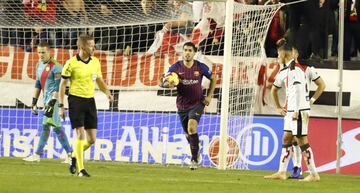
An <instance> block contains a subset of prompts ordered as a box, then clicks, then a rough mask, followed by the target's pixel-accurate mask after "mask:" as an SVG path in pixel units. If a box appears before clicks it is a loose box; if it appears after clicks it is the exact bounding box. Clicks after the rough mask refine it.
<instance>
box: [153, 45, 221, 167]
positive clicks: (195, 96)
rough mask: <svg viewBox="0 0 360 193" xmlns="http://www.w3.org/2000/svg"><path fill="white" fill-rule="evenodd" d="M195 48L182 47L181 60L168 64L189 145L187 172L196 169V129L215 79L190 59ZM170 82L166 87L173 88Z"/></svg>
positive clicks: (205, 69)
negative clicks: (205, 90)
mask: <svg viewBox="0 0 360 193" xmlns="http://www.w3.org/2000/svg"><path fill="white" fill-rule="evenodd" d="M195 52H196V47H195V45H194V44H193V43H192V42H187V43H185V44H184V46H183V53H182V58H183V60H179V61H177V62H176V63H175V64H173V65H171V67H170V68H169V70H168V72H169V73H170V72H175V73H176V74H177V75H178V76H179V79H180V83H179V84H178V85H177V98H176V106H177V108H178V114H179V116H180V121H181V124H182V127H183V129H184V131H185V135H186V139H187V140H188V142H189V143H190V150H191V155H192V158H191V165H190V169H191V170H195V169H197V165H198V161H199V160H198V155H199V135H198V134H197V126H198V123H199V121H200V117H201V115H202V114H203V113H204V108H205V105H209V104H210V101H211V97H212V95H213V93H214V89H215V83H216V77H215V75H213V74H212V72H211V71H210V70H209V68H208V67H207V66H206V64H204V63H201V62H200V61H197V60H194V56H195ZM203 76H205V77H206V78H208V79H209V80H210V86H209V91H208V93H207V96H204V95H203V90H202V86H201V82H202V78H203ZM162 82H163V81H162V77H160V79H159V86H163V84H162ZM174 86H175V85H174V83H171V82H170V85H169V87H174Z"/></svg>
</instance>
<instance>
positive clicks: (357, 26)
mask: <svg viewBox="0 0 360 193" xmlns="http://www.w3.org/2000/svg"><path fill="white" fill-rule="evenodd" d="M236 1H237V2H240V3H245V4H259V5H264V4H277V3H279V0H268V1H266V0H236ZM280 1H281V3H289V2H294V1H295V0H280ZM359 1H360V0H346V1H345V22H344V23H345V28H344V60H345V61H349V60H360V57H358V56H359V55H360V54H359V50H360V16H359V15H358V10H360V2H359ZM338 3H339V1H338V0H308V1H305V2H301V3H296V4H291V5H286V6H283V7H282V8H281V9H280V10H279V11H278V12H277V13H276V14H275V17H274V18H273V21H272V23H271V25H270V28H269V31H268V36H267V39H266V42H265V48H266V53H267V56H268V57H277V52H276V50H277V47H278V45H279V44H281V42H283V41H289V42H292V43H294V44H296V45H297V47H298V48H299V54H300V58H302V59H313V60H321V59H334V57H335V56H337V54H338V50H337V49H338V45H337V42H338V27H339V26H338V17H339V7H338ZM160 14H161V15H163V14H169V15H170V16H171V18H172V20H173V21H172V22H167V23H163V22H161V23H159V21H157V22H156V19H155V18H159V15H160ZM224 14H225V3H224V2H204V1H194V2H189V1H185V0H131V1H130V0H23V1H22V2H21V1H19V0H2V1H1V3H0V15H1V23H2V24H7V23H8V26H16V25H17V24H16V23H15V22H14V21H16V20H17V19H18V18H23V21H24V22H26V21H29V22H32V23H35V24H38V25H35V27H32V28H25V27H24V28H18V27H17V28H0V44H2V45H8V44H10V45H14V46H19V47H23V48H24V49H25V50H26V51H31V50H32V49H33V48H34V47H35V46H36V45H37V44H38V43H39V42H41V41H42V40H46V41H48V42H49V44H50V46H51V47H56V48H69V49H74V48H75V47H76V41H77V37H78V36H79V35H80V34H82V33H87V34H90V35H93V36H94V38H95V42H96V48H97V49H99V50H110V51H116V52H117V53H120V54H124V55H130V54H132V53H136V52H147V53H149V54H154V53H157V52H159V51H162V52H164V51H166V52H167V51H170V52H171V51H176V50H177V49H178V48H177V46H178V44H179V43H181V42H182V41H188V40H191V41H192V42H194V43H195V44H196V45H197V46H198V48H199V49H200V50H201V51H202V52H203V54H210V55H222V54H223V46H224V21H225V15H224ZM131 17H132V18H134V17H135V18H138V19H139V20H140V21H141V20H142V18H146V21H144V22H138V24H136V23H134V22H133V21H131V19H129V18H131ZM108 21H109V25H107V24H108ZM110 21H112V22H119V23H121V25H116V24H114V23H111V22H110ZM127 21H129V22H132V24H131V25H124V23H126V22H127ZM44 23H45V24H49V25H50V26H51V25H52V26H53V27H51V28H43V27H41V26H42V25H43V24H44ZM88 23H92V24H94V25H96V24H101V25H97V26H101V27H90V28H89V27H83V28H82V27H80V28H76V27H71V28H68V27H67V26H69V25H70V24H71V25H72V26H87V24H88ZM140 23H146V24H140ZM149 23H151V24H149ZM180 47H181V46H180Z"/></svg>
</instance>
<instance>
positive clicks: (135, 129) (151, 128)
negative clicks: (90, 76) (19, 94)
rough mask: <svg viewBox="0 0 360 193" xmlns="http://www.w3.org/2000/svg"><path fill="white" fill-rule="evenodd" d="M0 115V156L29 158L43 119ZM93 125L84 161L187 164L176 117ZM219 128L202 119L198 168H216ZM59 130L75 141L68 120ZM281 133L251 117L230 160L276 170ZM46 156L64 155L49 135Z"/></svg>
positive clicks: (123, 116)
mask: <svg viewBox="0 0 360 193" xmlns="http://www.w3.org/2000/svg"><path fill="white" fill-rule="evenodd" d="M0 112H1V119H0V144H1V145H0V156H5V157H10V156H11V157H26V156H29V155H30V154H31V153H32V152H33V151H34V149H35V148H34V147H36V145H37V143H38V139H39V137H38V136H39V131H41V129H42V127H41V119H39V117H41V116H42V114H39V115H38V116H39V117H37V116H33V115H32V114H31V112H30V110H29V109H8V108H2V109H1V110H0ZM98 121H99V124H98V129H97V141H96V143H95V144H94V145H93V146H92V147H91V148H90V151H86V153H85V158H86V159H92V160H109V161H129V162H146V163H162V164H187V163H189V162H190V149H189V147H188V142H187V140H186V138H185V135H184V132H183V129H182V127H181V124H180V121H179V118H178V115H177V114H176V113H143V112H135V113H134V112H132V113H129V112H107V111H105V112H99V113H98ZM219 123H220V116H219V115H208V114H205V115H203V117H202V118H201V122H200V124H199V127H198V134H199V137H200V146H201V149H200V154H201V158H202V161H201V164H202V165H203V166H214V164H216V161H214V160H212V157H211V156H212V155H210V154H211V151H212V150H214V143H213V141H214V139H217V137H218V136H219V133H220V132H219V129H220V125H219ZM63 127H64V129H65V132H66V134H67V135H68V137H69V140H70V141H72V140H73V139H74V137H75V135H74V131H73V130H72V129H71V126H70V123H69V120H65V121H64V123H63ZM282 128H283V119H282V117H254V120H253V123H252V124H251V125H248V126H246V127H245V128H242V129H241V130H240V131H239V132H238V133H237V134H236V136H232V138H233V139H234V140H236V141H237V145H238V146H239V147H238V149H240V151H239V152H237V153H236V155H234V154H231V156H235V157H236V160H237V161H236V162H238V163H240V162H244V160H245V162H247V163H248V165H247V169H254V170H277V169H278V163H279V157H280V153H281V137H282V133H283V131H282ZM245 133H246V134H247V136H246V137H245V139H246V144H247V145H246V147H245V148H244V149H243V147H241V146H240V145H239V144H243V143H241V140H243V139H242V138H241V136H243V135H244V134H245ZM210 149H212V150H210ZM215 149H216V148H215ZM45 150H46V151H45V154H44V155H42V157H46V158H59V157H61V156H64V155H65V152H64V151H63V149H62V148H61V145H60V143H59V142H58V141H57V140H56V139H55V135H53V134H52V136H51V137H50V139H49V141H48V144H47V147H46V149H45ZM209 152H210V153H209ZM238 163H234V164H238Z"/></svg>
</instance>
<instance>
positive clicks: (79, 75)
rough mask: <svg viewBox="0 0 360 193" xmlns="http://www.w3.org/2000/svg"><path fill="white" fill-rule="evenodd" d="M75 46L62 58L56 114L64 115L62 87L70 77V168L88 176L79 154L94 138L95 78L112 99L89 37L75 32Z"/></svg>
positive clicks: (63, 91) (95, 115)
mask: <svg viewBox="0 0 360 193" xmlns="http://www.w3.org/2000/svg"><path fill="white" fill-rule="evenodd" d="M77 47H78V54H77V55H76V56H73V57H72V58H70V59H69V60H68V61H67V62H66V64H65V66H64V68H63V70H62V73H61V76H62V79H61V83H60V89H59V92H60V94H59V99H60V101H59V107H60V111H59V114H60V116H61V117H63V118H64V117H65V109H64V96H65V88H66V85H67V84H68V82H69V81H70V90H69V97H68V102H69V117H70V122H71V127H72V128H75V129H76V139H75V143H74V151H73V154H72V159H71V165H70V172H71V173H72V174H75V173H76V169H77V171H78V176H85V177H90V175H89V174H88V173H87V172H86V170H85V168H84V159H83V154H84V151H85V150H87V149H88V148H89V147H90V146H91V145H92V144H93V143H95V140H96V128H97V110H96V105H95V99H94V92H95V82H96V83H97V85H98V86H99V89H100V90H101V91H102V92H103V93H105V94H106V96H107V98H108V99H109V101H110V102H112V101H113V96H112V95H111V93H110V91H109V89H108V87H107V85H106V83H105V82H104V80H103V78H102V74H101V65H100V62H99V60H98V59H97V58H96V57H94V56H93V53H94V50H95V42H94V39H93V37H91V36H89V35H81V36H79V37H78V41H77ZM85 131H86V139H85Z"/></svg>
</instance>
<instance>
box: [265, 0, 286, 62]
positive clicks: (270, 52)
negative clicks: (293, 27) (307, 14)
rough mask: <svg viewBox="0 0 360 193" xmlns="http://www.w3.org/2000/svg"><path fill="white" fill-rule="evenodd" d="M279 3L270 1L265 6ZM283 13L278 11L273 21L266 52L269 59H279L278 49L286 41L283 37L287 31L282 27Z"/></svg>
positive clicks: (267, 37)
mask: <svg viewBox="0 0 360 193" xmlns="http://www.w3.org/2000/svg"><path fill="white" fill-rule="evenodd" d="M278 3H279V1H278V0H269V1H267V2H265V5H268V4H278ZM281 12H282V10H278V11H277V12H276V13H275V15H274V18H273V20H272V21H271V24H270V27H269V31H268V34H267V36H266V41H265V50H266V56H267V57H274V58H277V56H278V54H277V48H278V46H279V45H280V44H281V42H282V41H284V38H283V36H284V31H285V29H283V28H282V25H281V20H282V18H281V16H282V15H283V14H282V13H281Z"/></svg>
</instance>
